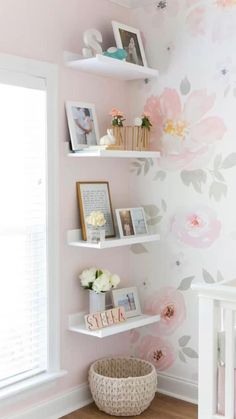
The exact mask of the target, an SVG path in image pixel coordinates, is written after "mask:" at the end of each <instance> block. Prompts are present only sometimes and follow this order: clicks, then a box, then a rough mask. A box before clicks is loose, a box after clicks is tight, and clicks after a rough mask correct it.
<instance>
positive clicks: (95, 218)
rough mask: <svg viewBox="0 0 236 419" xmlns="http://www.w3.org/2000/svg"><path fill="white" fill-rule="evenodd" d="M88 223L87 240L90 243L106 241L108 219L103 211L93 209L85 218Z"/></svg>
mask: <svg viewBox="0 0 236 419" xmlns="http://www.w3.org/2000/svg"><path fill="white" fill-rule="evenodd" d="M85 221H86V224H87V227H88V228H87V241H88V242H90V243H98V242H99V241H104V240H105V236H106V231H105V227H104V226H105V224H106V219H105V216H104V214H103V212H102V211H92V212H91V213H90V215H89V216H88V217H87V218H86V219H85Z"/></svg>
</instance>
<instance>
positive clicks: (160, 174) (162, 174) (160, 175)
mask: <svg viewBox="0 0 236 419" xmlns="http://www.w3.org/2000/svg"><path fill="white" fill-rule="evenodd" d="M165 178H166V173H165V172H163V170H159V171H158V172H156V174H155V177H154V179H153V180H160V181H161V182H163V180H165Z"/></svg>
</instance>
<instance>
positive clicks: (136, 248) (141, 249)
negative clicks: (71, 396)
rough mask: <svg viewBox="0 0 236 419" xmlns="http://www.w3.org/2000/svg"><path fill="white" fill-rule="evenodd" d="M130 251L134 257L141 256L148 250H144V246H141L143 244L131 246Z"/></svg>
mask: <svg viewBox="0 0 236 419" xmlns="http://www.w3.org/2000/svg"><path fill="white" fill-rule="evenodd" d="M130 250H131V252H132V253H134V254H135V255H142V254H145V253H148V250H147V249H146V247H145V246H143V244H133V245H132V246H131V247H130Z"/></svg>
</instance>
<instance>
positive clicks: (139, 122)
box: [134, 117, 143, 127]
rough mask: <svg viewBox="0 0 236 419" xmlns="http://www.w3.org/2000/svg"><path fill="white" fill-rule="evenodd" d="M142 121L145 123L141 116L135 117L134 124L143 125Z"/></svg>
mask: <svg viewBox="0 0 236 419" xmlns="http://www.w3.org/2000/svg"><path fill="white" fill-rule="evenodd" d="M142 123H143V121H142V119H141V118H139V117H138V118H135V120H134V125H135V126H136V127H141V125H142Z"/></svg>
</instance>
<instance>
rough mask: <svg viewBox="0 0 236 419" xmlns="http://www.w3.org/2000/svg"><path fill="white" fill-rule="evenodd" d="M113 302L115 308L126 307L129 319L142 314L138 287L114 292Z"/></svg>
mask: <svg viewBox="0 0 236 419" xmlns="http://www.w3.org/2000/svg"><path fill="white" fill-rule="evenodd" d="M112 301H113V305H114V307H124V309H125V314H126V317H127V318H129V317H135V316H140V315H141V314H142V311H141V306H140V302H139V297H138V289H137V287H129V288H120V289H115V290H112Z"/></svg>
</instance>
